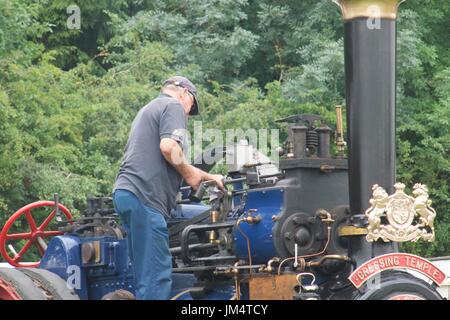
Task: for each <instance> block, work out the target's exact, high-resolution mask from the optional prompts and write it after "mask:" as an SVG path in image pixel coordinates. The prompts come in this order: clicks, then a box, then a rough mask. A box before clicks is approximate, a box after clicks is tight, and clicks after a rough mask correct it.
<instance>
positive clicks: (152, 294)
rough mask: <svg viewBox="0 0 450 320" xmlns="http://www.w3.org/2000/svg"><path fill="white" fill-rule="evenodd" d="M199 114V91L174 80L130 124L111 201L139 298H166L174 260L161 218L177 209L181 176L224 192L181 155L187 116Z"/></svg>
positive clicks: (195, 184) (188, 83) (219, 179)
mask: <svg viewBox="0 0 450 320" xmlns="http://www.w3.org/2000/svg"><path fill="white" fill-rule="evenodd" d="M198 113H199V103H198V97H197V89H196V88H195V86H194V85H193V84H192V82H191V81H189V80H188V79H186V78H184V77H179V76H176V77H172V78H170V79H168V80H167V81H166V82H165V83H164V85H163V87H162V89H161V94H160V95H159V96H158V97H157V98H156V99H154V100H152V101H151V102H150V103H149V104H148V105H146V106H145V107H143V108H142V109H141V110H140V111H139V113H138V114H137V116H136V118H135V119H134V121H133V124H132V125H131V132H130V135H129V138H128V142H127V144H126V146H125V152H124V157H123V160H122V163H121V165H120V169H119V173H118V175H117V178H116V183H115V185H114V190H113V202H114V207H115V209H116V211H117V213H119V215H120V217H121V220H122V223H123V225H124V227H125V230H126V231H127V234H128V236H127V238H128V243H129V255H130V259H131V262H132V264H133V266H134V275H135V288H136V298H137V299H145V300H148V299H154V300H162V299H169V298H170V291H171V284H172V279H171V273H172V257H171V254H170V251H169V239H168V231H167V224H166V221H165V217H168V216H169V213H170V211H171V209H172V208H174V207H175V205H176V195H177V192H178V189H179V187H180V183H181V180H182V178H184V180H185V181H186V182H187V183H188V184H189V185H190V186H191V187H193V188H194V189H197V188H198V186H199V185H200V183H201V182H202V181H204V180H214V181H216V183H217V185H218V187H219V188H223V184H222V178H223V177H222V176H221V175H212V174H209V173H206V172H203V171H201V170H199V169H197V168H195V167H194V166H192V165H190V164H188V163H187V161H186V158H185V156H184V153H183V149H184V150H186V148H187V145H186V142H185V141H186V139H185V138H186V137H185V132H186V129H187V127H186V124H187V116H188V115H195V114H198Z"/></svg>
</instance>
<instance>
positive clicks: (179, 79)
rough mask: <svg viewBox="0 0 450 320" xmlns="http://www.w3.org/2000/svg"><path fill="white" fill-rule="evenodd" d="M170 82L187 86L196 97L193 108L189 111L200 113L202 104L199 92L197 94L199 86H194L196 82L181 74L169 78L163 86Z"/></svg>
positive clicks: (194, 113) (193, 113)
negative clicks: (199, 99) (199, 100)
mask: <svg viewBox="0 0 450 320" xmlns="http://www.w3.org/2000/svg"><path fill="white" fill-rule="evenodd" d="M168 84H173V85H174V86H177V87H181V88H185V89H187V90H188V91H189V93H190V94H192V96H193V97H194V105H193V106H192V108H191V111H190V112H189V114H190V115H196V114H199V113H200V105H199V102H198V94H197V88H196V87H195V86H194V84H193V83H192V82H191V81H190V80H189V79H188V78H185V77H181V76H175V77H172V78H169V79H167V80H166V81H165V82H164V84H163V86H166V85H168Z"/></svg>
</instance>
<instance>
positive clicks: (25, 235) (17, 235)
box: [6, 232, 31, 240]
mask: <svg viewBox="0 0 450 320" xmlns="http://www.w3.org/2000/svg"><path fill="white" fill-rule="evenodd" d="M30 238H31V232H25V233H13V234H7V235H6V240H22V239H30Z"/></svg>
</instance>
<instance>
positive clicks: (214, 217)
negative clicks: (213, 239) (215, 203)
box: [211, 210, 219, 223]
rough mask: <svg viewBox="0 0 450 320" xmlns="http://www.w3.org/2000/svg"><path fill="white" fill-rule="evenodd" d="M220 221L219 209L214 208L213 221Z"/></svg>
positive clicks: (212, 212)
mask: <svg viewBox="0 0 450 320" xmlns="http://www.w3.org/2000/svg"><path fill="white" fill-rule="evenodd" d="M217 222H219V211H217V210H212V211H211V223H217Z"/></svg>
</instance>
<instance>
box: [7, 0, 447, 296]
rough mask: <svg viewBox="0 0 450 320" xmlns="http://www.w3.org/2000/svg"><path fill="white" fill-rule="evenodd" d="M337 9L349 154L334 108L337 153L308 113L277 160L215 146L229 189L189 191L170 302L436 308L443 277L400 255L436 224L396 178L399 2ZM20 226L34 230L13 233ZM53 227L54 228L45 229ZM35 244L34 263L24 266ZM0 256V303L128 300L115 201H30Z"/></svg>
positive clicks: (372, 1) (348, 0) (180, 212)
mask: <svg viewBox="0 0 450 320" xmlns="http://www.w3.org/2000/svg"><path fill="white" fill-rule="evenodd" d="M334 2H336V3H337V4H338V5H339V6H340V8H341V10H342V14H343V18H344V22H345V28H344V29H345V60H346V63H345V65H346V91H347V128H348V145H349V153H348V159H347V158H345V156H344V145H345V143H344V139H343V134H342V114H341V108H340V107H337V113H336V114H337V128H336V130H335V138H336V139H335V140H336V152H335V153H336V155H335V156H332V152H331V147H330V140H331V133H332V130H331V128H330V127H328V125H327V124H326V123H324V122H323V120H322V119H321V118H320V117H318V116H316V115H309V114H302V115H295V116H292V117H288V118H285V119H280V121H281V122H286V123H287V126H288V138H287V140H286V141H285V143H284V145H283V150H282V156H281V158H280V161H279V163H278V164H274V163H271V162H270V161H269V159H268V158H267V157H265V156H264V155H262V154H259V153H258V152H255V151H254V150H253V149H252V146H249V145H248V144H247V143H246V142H245V141H243V142H241V143H240V144H238V145H235V146H233V147H230V148H228V149H227V150H215V151H216V152H219V153H222V154H223V155H224V156H227V157H234V160H235V161H233V165H231V166H229V167H228V176H227V178H226V181H225V184H226V185H227V191H225V192H224V191H221V190H218V189H217V188H216V187H215V186H214V185H212V184H211V183H210V182H208V181H206V182H204V183H202V184H201V186H200V187H199V189H198V190H190V188H188V187H184V188H182V189H181V192H180V199H179V201H178V202H179V204H178V206H177V209H176V210H174V211H173V213H172V217H171V219H169V220H168V228H169V234H170V248H171V249H170V250H171V253H172V255H173V280H174V283H173V299H238V300H239V299H294V300H309V299H363V300H368V299H441V296H440V295H439V294H438V293H437V291H436V286H437V285H439V284H440V283H441V282H442V281H443V280H444V278H445V275H444V274H443V273H442V272H441V271H440V270H439V269H438V268H436V267H435V266H433V264H432V263H430V262H429V261H426V260H425V259H423V258H421V257H417V256H413V255H409V254H404V253H399V252H398V248H397V244H398V242H402V241H418V240H419V239H422V240H421V241H432V240H434V225H433V221H434V217H435V215H436V213H435V212H434V210H433V209H432V208H431V207H430V204H431V201H430V200H429V199H428V190H427V188H426V186H424V185H421V184H417V185H415V186H414V188H413V189H414V192H413V195H414V196H409V195H407V194H406V193H405V192H404V189H405V186H404V185H403V184H401V183H396V182H395V140H394V137H395V135H394V133H395V36H396V31H395V28H396V26H395V19H396V13H397V7H398V4H399V1H398V0H367V1H360V0H358V1H357V0H336V1H334ZM374 10H375V11H376V14H375V16H376V17H375V18H373V14H374V13H373V11H374ZM369 18H370V19H369ZM373 19H378V20H376V22H375V23H374V22H373ZM385 188H386V189H385ZM393 188H394V189H395V190H394V189H393ZM43 208H44V209H45V208H47V209H48V210H50V211H51V212H50V214H49V215H48V217H47V218H45V219H44V220H42V221H41V222H40V223H36V221H35V220H36V219H35V215H34V214H33V212H34V211H36V210H42V209H43ZM20 219H22V220H21V222H22V224H23V223H28V224H29V231H28V232H17V231H14V230H16V228H17V224H18V222H19V221H20ZM54 220H56V221H57V226H58V230H57V231H54V230H53V231H52V230H48V228H49V227H51V226H54ZM50 238H51V240H50V241H49V242H48V243H47V242H46V240H45V239H50ZM18 243H19V244H22V245H23V246H22V247H21V249H18V248H16V247H17V244H18ZM33 246H35V247H36V248H37V250H38V252H39V253H40V254H41V255H42V258H41V260H40V262H36V263H25V262H23V261H24V260H25V258H24V255H25V254H26V252H27V250H30V248H32V247H33ZM0 251H1V253H2V255H3V257H4V258H5V259H6V261H7V262H9V263H10V264H11V265H13V266H14V267H16V268H0V299H101V298H102V297H104V296H105V295H107V294H109V293H111V292H114V291H116V290H118V289H125V290H127V291H129V292H131V293H132V292H134V281H133V276H132V272H131V270H132V266H131V264H130V262H129V259H128V253H127V238H126V234H125V233H124V231H123V230H122V229H121V227H120V224H119V221H118V218H117V215H116V214H115V213H114V209H113V208H112V204H111V199H110V198H90V199H88V208H87V210H86V212H85V213H84V215H83V217H82V218H80V219H77V220H73V219H72V216H71V214H70V212H69V211H68V210H67V209H66V208H65V207H64V206H63V205H61V204H60V203H59V202H58V199H57V198H55V201H41V202H37V203H33V204H30V205H28V206H26V207H24V208H22V209H20V210H19V211H17V212H16V213H15V214H14V215H13V216H12V217H11V218H10V219H9V220H8V222H7V223H6V225H5V226H4V228H3V229H2V231H1V234H0ZM406 270H414V271H415V272H420V273H422V274H423V275H425V276H426V277H427V278H429V279H430V281H428V282H427V281H424V280H423V279H419V278H418V277H416V276H415V275H413V274H412V273H411V272H407V271H406ZM374 283H375V285H374ZM67 285H69V287H70V288H69V287H68V286H67Z"/></svg>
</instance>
